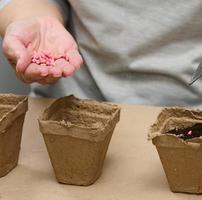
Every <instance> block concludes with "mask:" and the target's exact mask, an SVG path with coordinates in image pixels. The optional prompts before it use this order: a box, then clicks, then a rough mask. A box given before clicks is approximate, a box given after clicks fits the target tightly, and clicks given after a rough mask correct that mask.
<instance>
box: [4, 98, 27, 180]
mask: <svg viewBox="0 0 202 200" xmlns="http://www.w3.org/2000/svg"><path fill="white" fill-rule="evenodd" d="M27 110H28V99H27V97H25V96H18V95H13V94H0V177H2V176H5V175H6V174H8V173H9V172H10V171H11V170H12V169H13V168H15V167H16V166H17V163H18V157H19V151H20V144H21V136H22V128H23V123H24V118H25V113H26V112H27Z"/></svg>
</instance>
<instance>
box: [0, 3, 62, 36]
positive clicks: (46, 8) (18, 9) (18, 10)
mask: <svg viewBox="0 0 202 200" xmlns="http://www.w3.org/2000/svg"><path fill="white" fill-rule="evenodd" d="M36 16H37V17H43V16H48V17H52V18H55V19H57V20H59V21H60V22H61V23H64V18H63V15H62V12H61V10H60V8H59V6H58V5H57V4H55V3H53V2H51V1H50V0H11V1H10V2H9V3H8V4H7V5H6V6H5V7H4V8H3V9H2V10H1V11H0V34H1V35H2V36H4V34H5V31H6V28H7V26H8V25H9V24H10V23H12V22H14V21H17V20H23V19H28V18H32V17H36Z"/></svg>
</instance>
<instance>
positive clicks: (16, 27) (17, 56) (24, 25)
mask: <svg viewBox="0 0 202 200" xmlns="http://www.w3.org/2000/svg"><path fill="white" fill-rule="evenodd" d="M3 51H4V54H5V55H6V57H7V58H8V60H9V62H10V63H11V65H12V66H13V67H14V69H15V71H16V75H17V77H18V78H20V79H21V80H22V81H24V82H25V83H33V82H38V83H41V84H52V83H55V82H56V81H57V80H58V79H60V78H61V77H67V76H71V75H72V74H73V73H74V72H75V70H76V69H79V67H80V65H81V64H82V62H83V60H82V57H81V55H80V54H79V52H78V49H77V44H76V42H75V41H74V39H73V37H72V36H71V35H70V33H69V32H68V31H67V30H66V29H65V28H64V27H63V25H62V24H61V23H60V22H59V21H58V20H57V19H55V18H51V17H41V18H38V17H36V18H30V19H26V20H20V21H14V22H12V23H11V24H10V25H8V27H7V29H6V33H5V36H4V39H3ZM44 51H46V52H50V53H51V54H52V55H53V56H54V58H56V59H57V58H58V59H57V60H56V61H55V63H54V66H53V67H48V66H41V65H39V64H36V63H31V58H32V55H33V54H34V52H44ZM61 57H63V58H61ZM64 57H66V58H67V59H64ZM67 60H68V61H67Z"/></svg>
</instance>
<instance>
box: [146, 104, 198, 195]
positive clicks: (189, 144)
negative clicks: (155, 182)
mask: <svg viewBox="0 0 202 200" xmlns="http://www.w3.org/2000/svg"><path fill="white" fill-rule="evenodd" d="M200 123H202V111H201V110H192V109H188V108H179V107H173V108H164V109H163V110H162V111H161V113H160V114H159V116H158V118H157V121H156V123H154V124H153V125H152V127H151V131H150V133H149V139H152V142H153V144H154V145H155V146H156V148H157V151H158V154H159V157H160V160H161V162H162V165H163V168H164V171H165V174H166V177H167V180H168V183H169V186H170V188H171V190H172V191H173V192H185V193H202V170H201V169H202V145H201V144H202V138H193V139H188V140H183V139H181V138H179V137H177V136H176V135H171V134H169V133H168V132H169V131H171V130H173V129H183V128H187V127H192V126H193V125H195V124H200Z"/></svg>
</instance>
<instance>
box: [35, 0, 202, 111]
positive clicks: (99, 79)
mask: <svg viewBox="0 0 202 200" xmlns="http://www.w3.org/2000/svg"><path fill="white" fill-rule="evenodd" d="M55 1H56V0H55ZM56 2H57V1H56ZM58 2H60V3H61V1H58ZM64 3H65V2H64ZM69 4H70V5H71V10H70V11H67V13H68V15H69V18H68V21H69V22H70V24H71V30H72V32H73V35H74V37H75V39H76V40H77V42H78V45H79V50H80V52H81V54H82V55H83V58H84V60H85V65H84V66H83V67H82V68H81V69H80V70H79V71H78V72H76V74H75V75H74V76H72V77H70V78H65V79H61V80H60V81H59V82H58V83H57V84H55V85H54V86H52V85H51V86H41V85H39V84H33V85H32V89H33V94H35V95H43V96H64V95H68V94H75V95H77V96H79V97H83V98H94V99H101V100H108V101H113V102H122V103H133V104H146V105H185V106H186V105H191V106H196V107H199V106H202V87H201V80H199V81H198V82H196V83H195V84H194V85H193V86H191V87H190V86H188V84H187V83H188V81H189V80H190V78H191V76H192V73H193V71H194V70H195V69H196V67H197V65H198V64H199V62H200V61H201V56H202V1H201V0H192V1H188V0H179V1H176V0H167V1H162V0H127V1H123V0H110V1H109V0H102V1H100V0H94V1H92V0H69ZM67 7H68V6H67ZM63 11H64V9H63Z"/></svg>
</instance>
